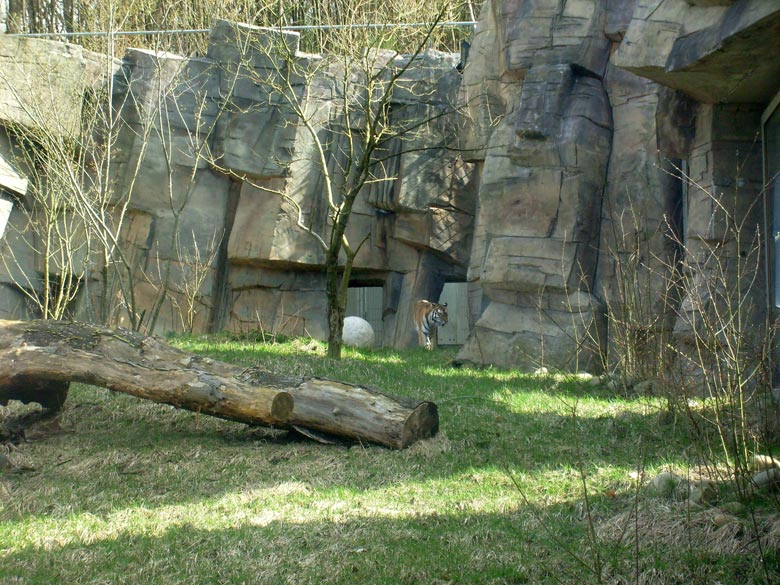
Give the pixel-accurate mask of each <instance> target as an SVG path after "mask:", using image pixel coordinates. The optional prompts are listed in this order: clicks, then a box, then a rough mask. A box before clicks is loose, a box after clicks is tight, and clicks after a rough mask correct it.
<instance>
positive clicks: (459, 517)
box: [0, 336, 777, 584]
mask: <svg viewBox="0 0 780 585" xmlns="http://www.w3.org/2000/svg"><path fill="white" fill-rule="evenodd" d="M174 342H175V343H176V344H178V345H180V346H181V347H183V348H185V349H188V350H191V351H197V352H203V353H208V354H209V355H211V356H213V357H215V358H217V359H223V360H226V361H232V362H235V363H239V364H246V365H260V366H262V367H265V368H267V369H270V370H273V371H277V372H281V373H295V374H302V375H313V376H325V377H330V378H336V379H340V380H344V381H347V382H353V383H360V384H366V385H370V386H374V387H377V388H380V389H383V390H385V391H388V392H391V393H394V394H398V395H406V396H414V397H417V398H424V399H429V400H433V401H435V402H436V403H437V405H438V407H439V415H440V422H441V431H440V433H439V435H438V436H437V437H435V438H434V439H431V440H429V441H423V442H420V443H417V444H415V445H413V446H412V447H410V448H408V449H406V450H404V451H391V450H388V449H384V448H381V447H376V446H372V445H361V444H357V445H353V444H342V445H336V446H327V445H321V444H317V443H312V442H309V441H305V440H300V439H295V438H293V437H290V436H288V435H286V434H285V433H282V432H279V431H274V430H271V429H258V428H250V427H247V426H245V425H241V424H237V423H232V422H229V421H223V420H218V419H214V418H210V417H206V416H199V415H197V414H195V413H191V412H184V411H177V410H175V409H173V408H171V407H167V406H163V405H158V404H154V403H151V402H148V401H143V400H139V399H135V398H132V397H130V396H126V395H120V394H112V393H110V392H108V391H105V390H102V389H96V388H92V387H86V386H74V387H73V388H72V390H71V395H70V397H69V399H68V402H67V404H66V409H65V412H64V415H63V420H62V425H63V427H64V429H65V432H64V433H59V434H54V435H51V436H48V437H46V438H45V439H44V440H41V441H33V442H29V443H23V444H21V445H19V446H18V447H17V448H14V449H13V450H12V451H11V452H10V453H9V455H8V456H9V458H10V459H11V460H12V462H13V465H14V467H13V468H12V469H11V470H9V471H7V472H5V473H4V474H3V475H0V494H2V509H0V582H24V583H115V582H122V583H387V584H396V583H437V582H438V583H450V582H452V583H524V582H527V583H544V582H551V583H560V582H564V583H572V582H578V583H589V582H596V576H597V574H596V573H594V572H593V571H592V570H589V569H588V568H587V567H588V566H592V561H593V558H594V553H593V550H594V549H593V547H592V546H591V544H590V540H589V538H588V536H587V535H588V525H589V524H588V521H587V520H586V518H587V516H588V514H587V513H586V512H589V513H590V517H591V519H592V520H591V521H592V522H594V523H595V524H596V528H597V527H598V525H599V524H600V523H602V522H607V521H609V520H610V519H612V518H615V517H619V515H620V514H625V513H628V512H630V511H631V510H632V509H633V507H634V506H635V505H636V504H637V502H640V501H641V502H642V503H646V502H645V499H644V498H642V496H641V493H642V492H641V490H640V488H641V485H642V483H643V481H646V479H647V477H649V476H651V475H652V474H653V473H655V472H657V471H661V470H664V469H667V468H669V469H671V468H675V469H685V468H687V467H688V466H690V465H692V464H694V463H695V461H692V460H691V451H690V449H689V448H688V444H689V442H688V436H687V434H686V433H685V432H684V430H683V429H682V428H680V427H679V426H675V425H664V424H661V423H659V417H658V413H659V410H660V408H661V406H662V405H660V404H659V403H657V402H656V401H655V400H654V399H650V398H646V397H624V396H616V395H615V394H614V393H610V392H609V391H608V390H607V389H605V388H602V387H599V386H594V385H592V384H589V383H587V382H586V381H585V380H581V379H577V378H573V377H570V376H560V375H547V376H535V375H529V374H524V373H521V372H516V371H508V370H497V369H485V370H479V369H473V368H452V367H451V366H450V365H449V364H450V361H451V360H452V358H453V357H454V354H455V352H454V350H452V349H450V348H443V349H440V350H439V351H436V352H425V351H422V350H413V351H408V352H398V351H389V350H388V351H384V350H382V351H366V352H361V351H357V350H352V349H348V350H347V351H345V355H344V359H343V360H342V361H340V362H337V363H336V362H330V361H328V360H326V359H325V358H324V354H325V346H324V344H321V343H319V342H312V341H311V340H290V341H287V342H284V343H275V344H263V343H259V342H257V341H252V340H243V341H240V340H235V339H231V338H228V337H224V336H216V337H209V338H206V337H200V338H198V337H191V338H182V339H176V340H174ZM0 414H1V413H0ZM586 496H587V500H586ZM586 501H587V508H586V507H585V502H586ZM662 505H665V504H663V503H662ZM664 509H665V508H664ZM667 512H668V511H667ZM688 514H690V511H689V512H688ZM596 545H597V549H596V550H600V551H601V553H600V554H603V555H604V557H605V558H608V559H609V563H607V564H606V565H605V567H606V568H604V569H603V570H602V571H601V574H600V576H602V577H605V578H606V577H608V576H609V577H610V578H612V577H614V578H615V579H616V578H617V576H618V575H622V576H623V577H622V578H625V579H627V580H628V581H629V582H635V581H636V579H634V577H635V575H636V571H637V567H638V570H639V574H640V576H641V575H651V574H653V575H656V574H661V575H664V574H666V575H677V576H678V577H679V576H680V575H682V577H680V578H682V579H684V580H685V582H691V583H696V582H700V583H706V582H712V581H713V580H720V581H721V582H723V583H730V582H734V583H736V582H741V581H739V580H736V579H737V576H738V575H739V576H740V578H741V577H742V576H744V575H753V576H758V577H760V575H761V573H760V571H759V570H758V566H757V565H756V562H755V559H753V560H751V561H750V562H747V563H746V561H745V559H744V557H743V556H739V555H736V556H734V555H732V556H728V555H726V556H723V557H722V558H721V559H720V560H719V561H718V562H717V563H714V564H713V562H712V556H711V554H710V553H708V552H707V551H701V557H702V559H704V560H703V561H702V562H701V563H698V564H697V563H696V562H693V563H692V562H691V558H690V556H691V555H690V554H689V553H690V551H688V552H686V551H685V550H682V549H680V550H678V549H674V548H673V549H669V548H666V547H664V546H663V544H662V543H661V544H658V545H656V544H654V543H653V542H647V543H642V546H641V547H640V548H639V549H638V551H639V552H637V549H636V548H635V547H624V546H616V544H615V543H614V542H612V541H608V540H604V541H603V542H598V543H596ZM637 554H638V555H639V556H638V557H636V555H637ZM773 570H777V566H775V567H774V569H773ZM678 577H674V578H675V579H677V578H678ZM615 579H613V581H609V580H606V579H605V580H606V582H615ZM697 579H698V581H697ZM759 581H760V580H759ZM647 582H653V581H647ZM656 582H679V581H669V580H666V581H665V580H660V581H656Z"/></svg>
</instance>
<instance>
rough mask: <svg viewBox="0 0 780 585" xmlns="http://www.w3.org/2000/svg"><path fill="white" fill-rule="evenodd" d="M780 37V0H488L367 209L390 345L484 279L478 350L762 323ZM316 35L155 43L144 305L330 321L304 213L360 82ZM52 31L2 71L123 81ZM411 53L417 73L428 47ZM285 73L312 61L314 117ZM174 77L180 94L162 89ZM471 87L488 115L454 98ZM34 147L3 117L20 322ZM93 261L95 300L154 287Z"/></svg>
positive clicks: (138, 167)
mask: <svg viewBox="0 0 780 585" xmlns="http://www.w3.org/2000/svg"><path fill="white" fill-rule="evenodd" d="M778 33H780V7H777V6H775V3H771V2H762V1H759V0H741V1H735V2H705V1H702V2H693V1H684V0H631V1H626V2H618V1H615V0H569V1H567V2H560V1H559V0H486V1H485V3H484V5H483V9H482V12H481V14H480V18H479V24H478V26H477V27H476V30H475V33H474V36H473V38H472V39H471V48H470V51H469V56H468V60H467V62H466V64H465V68H463V67H458V65H459V56H457V55H452V54H444V53H438V52H435V51H426V52H425V53H423V54H422V55H421V56H420V57H419V58H418V59H417V60H416V61H415V62H414V63H413V64H412V66H411V67H409V68H408V70H406V71H405V73H404V75H403V77H402V79H401V83H400V84H399V86H398V87H397V89H396V91H394V92H393V97H392V102H391V104H390V105H389V108H388V112H389V116H390V117H391V120H392V121H393V122H397V123H406V124H407V125H410V126H413V125H414V121H416V120H420V119H427V120H428V122H427V123H426V124H425V125H424V127H423V131H419V132H416V133H414V135H413V137H412V138H410V139H408V140H406V141H404V142H403V143H400V142H398V141H396V142H394V143H392V144H389V145H387V152H388V154H389V155H394V156H389V157H388V159H387V162H386V165H385V166H384V168H383V169H382V171H381V173H380V175H381V176H380V177H377V178H378V179H380V180H378V181H376V182H372V183H370V184H367V185H366V186H365V187H364V189H363V191H362V192H361V196H360V197H359V198H358V201H357V203H356V206H355V208H354V210H353V215H352V220H351V223H350V228H349V233H348V235H349V237H350V238H351V239H352V240H353V241H360V240H361V239H363V238H367V239H366V243H365V245H364V246H363V247H362V248H361V250H360V253H359V255H358V256H357V258H356V261H355V267H354V271H353V278H352V281H353V284H355V285H362V286H381V287H382V290H383V300H382V318H383V323H382V325H383V327H382V331H383V333H382V339H381V340H379V343H380V344H381V345H384V346H393V347H407V346H413V345H415V333H414V329H413V327H412V319H411V315H410V311H411V309H412V307H413V304H414V302H415V301H416V300H418V299H420V298H425V299H432V300H436V299H438V297H439V294H440V293H441V290H442V287H443V286H444V284H445V283H446V282H464V281H465V282H467V285H468V288H469V295H468V297H469V314H470V317H469V319H470V325H471V329H470V331H471V332H470V336H469V338H468V340H467V342H466V343H465V344H464V346H463V347H462V348H461V350H460V353H459V354H458V357H457V360H458V361H462V362H476V363H480V364H487V363H491V364H497V365H502V366H513V367H522V368H528V369H536V368H537V367H542V366H545V367H551V368H559V369H564V370H591V371H596V370H599V369H601V368H602V367H604V366H605V365H606V366H609V367H613V366H616V367H619V368H622V369H624V370H631V369H632V368H634V369H636V368H637V367H638V365H637V364H640V363H645V364H647V363H649V364H651V367H654V366H653V363H655V366H657V364H658V360H661V359H663V357H662V354H663V353H664V352H665V351H666V348H668V347H670V346H673V347H674V348H675V351H676V352H677V353H678V354H682V355H686V354H687V355H693V354H694V353H695V352H696V351H697V347H698V346H697V344H700V342H701V340H702V337H701V323H702V322H703V321H702V319H703V318H704V317H707V316H708V315H718V314H719V311H720V309H721V307H722V303H723V302H726V301H727V300H728V299H727V297H728V296H729V295H732V296H733V295H734V294H737V295H738V296H739V298H742V299H745V302H744V304H743V305H742V306H743V307H744V308H745V309H746V314H747V315H748V316H749V318H750V319H753V320H754V321H755V322H760V321H761V318H762V315H763V314H764V313H765V307H766V302H765V300H764V295H765V294H766V293H767V291H766V289H765V287H764V285H763V283H764V282H765V280H766V277H767V276H768V274H767V267H766V266H765V259H764V250H765V249H764V246H765V242H764V241H763V239H762V235H761V234H762V233H763V232H764V227H763V226H764V222H765V220H766V219H767V217H765V212H764V205H763V203H764V202H763V194H762V193H763V191H762V187H763V185H764V175H763V169H762V166H761V161H762V151H761V144H760V139H757V136H760V129H761V125H762V114H764V111H765V108H766V106H767V105H768V103H769V101H770V100H771V99H772V96H774V95H775V93H776V92H777V91H778V90H779V89H780V61H778V60H777V59H775V58H773V55H775V54H777V52H778V51H780V34H778ZM273 35H276V36H273ZM272 38H273V39H275V40H276V41H279V40H280V39H281V40H282V41H283V44H284V46H285V47H286V48H287V49H288V50H290V51H291V54H292V55H293V57H292V60H290V61H288V62H287V66H286V68H285V67H283V68H281V69H280V68H279V67H278V66H277V64H276V62H275V61H274V60H275V59H277V58H278V55H276V56H274V55H275V54H274V53H273V52H270V53H269V52H268V51H267V48H268V47H269V46H270V43H271V40H272ZM297 39H298V37H297V35H296V34H294V33H285V34H284V35H282V36H281V37H280V36H279V33H278V31H276V32H273V33H272V32H270V31H268V30H263V29H257V28H254V27H249V26H244V25H238V24H234V23H228V22H217V23H216V24H215V25H214V28H213V30H212V31H211V36H210V43H209V48H208V53H207V55H206V56H205V57H202V58H182V57H179V56H175V55H168V54H155V53H151V52H148V51H141V50H130V51H129V52H128V53H127V55H126V56H125V59H124V60H123V62H122V63H121V68H120V67H119V64H116V65H115V66H114V70H115V71H116V75H115V76H114V80H115V83H114V85H113V98H114V104H115V110H116V111H117V112H118V114H119V118H120V119H121V121H122V123H123V125H124V126H123V128H124V130H123V131H122V132H121V133H120V134H119V136H118V140H117V142H116V145H115V148H114V149H113V151H112V154H111V161H112V171H111V174H110V180H111V184H112V189H113V191H112V193H114V197H115V200H114V202H113V204H114V206H113V208H112V211H113V212H117V210H121V211H122V216H121V217H122V230H121V233H120V240H121V243H122V245H123V248H124V249H125V250H126V257H127V258H129V259H132V261H131V262H130V264H131V265H132V275H133V276H134V281H135V287H134V297H135V302H136V303H137V305H138V307H139V308H140V309H142V311H141V313H142V314H143V315H145V317H144V318H148V316H149V315H150V314H152V313H154V314H155V315H156V317H155V322H154V326H155V329H156V330H158V331H163V330H169V329H171V330H180V329H190V330H194V331H207V330H220V329H228V330H232V331H245V330H249V329H261V330H263V331H267V332H269V333H272V334H275V333H283V334H288V335H311V336H314V337H317V338H325V337H326V336H327V324H326V317H325V294H324V290H325V284H324V275H323V272H322V264H323V253H322V250H321V248H320V247H319V246H318V244H317V242H316V240H315V239H314V238H312V237H311V235H310V234H307V233H306V232H305V231H303V230H301V229H300V227H299V226H297V225H296V223H297V215H296V213H295V212H296V210H300V213H301V217H303V219H304V221H305V222H306V223H307V225H310V226H312V227H313V228H314V229H315V230H317V231H320V232H322V233H326V232H327V221H328V217H327V213H328V212H327V208H326V205H325V202H324V198H323V187H324V185H323V183H322V176H321V173H319V171H318V170H317V167H316V165H315V164H313V163H312V157H314V156H318V152H317V150H316V143H315V142H314V140H313V139H312V136H311V133H310V130H311V129H312V128H313V129H314V130H315V131H316V132H317V133H318V136H320V137H321V138H323V144H326V145H327V148H326V150H325V152H324V157H325V160H326V164H327V165H328V168H329V169H332V170H333V171H334V172H336V173H337V174H338V172H340V171H339V169H343V168H344V163H345V162H346V160H347V159H346V157H345V154H344V153H345V152H346V150H347V147H348V143H347V141H346V137H345V134H344V132H343V130H344V128H345V125H346V123H345V119H344V118H343V116H342V115H341V114H340V113H339V105H338V104H339V103H340V101H341V100H343V98H344V97H345V96H349V95H352V94H350V92H354V91H355V87H346V88H345V86H344V84H343V83H339V82H338V78H339V76H338V66H337V64H336V63H335V62H334V63H331V62H330V61H328V60H327V57H323V56H318V55H308V54H302V53H300V52H298V51H297ZM26 43H29V44H30V47H31V48H29V50H28V48H27V44H26ZM35 43H36V42H34V41H19V40H15V39H2V44H0V59H5V61H7V62H8V64H12V65H13V66H12V67H10V66H9V67H8V68H6V67H5V66H4V67H2V68H0V71H9V72H11V73H14V72H17V71H24V68H25V66H27V65H25V64H26V63H28V62H29V61H30V60H32V59H33V57H32V56H35V55H38V56H40V55H44V54H45V55H47V56H49V57H50V58H51V59H60V60H61V61H62V62H63V63H65V65H62V67H63V68H65V69H68V68H70V69H68V71H71V70H72V69H74V68H75V70H77V71H80V72H82V74H81V79H82V81H81V85H79V84H78V83H77V84H74V83H73V82H72V81H71V82H68V83H65V82H64V81H60V82H58V83H59V85H56V87H60V88H62V95H63V96H64V98H63V101H64V103H65V104H66V109H67V108H69V111H72V112H74V113H75V112H77V111H80V108H81V104H82V103H85V102H84V101H83V100H81V101H79V100H78V99H76V101H78V104H79V105H78V106H76V105H74V104H75V102H74V101H73V99H75V98H74V96H76V98H78V97H79V96H82V94H84V93H85V92H87V90H89V91H94V88H95V87H98V86H100V83H98V81H99V80H101V79H102V78H101V75H100V71H99V70H100V68H97V70H96V69H95V67H94V63H95V62H97V61H96V60H95V58H93V57H92V56H90V55H88V54H87V53H85V52H83V51H80V50H78V49H74V48H71V47H69V46H63V45H59V44H56V43H54V44H47V45H43V44H40V45H38V44H35ZM33 47H34V49H33ZM21 55H29V56H31V57H29V58H24V59H23V58H21V57H20V56H21ZM36 58H37V57H36ZM387 59H393V57H392V56H390V55H388V56H387ZM394 59H395V60H391V61H390V65H391V67H394V68H395V69H394V70H396V71H397V70H399V68H400V67H402V66H403V65H404V63H405V61H404V58H403V57H395V58H394ZM301 70H305V71H312V70H316V71H317V74H316V75H314V76H313V77H311V78H308V79H305V78H304V77H303V76H301V75H298V74H297V73H295V72H296V71H301ZM461 70H462V73H461ZM11 73H7V74H6V75H10V74H11ZM68 75H69V76H70V77H73V72H72V71H71V73H69V74H68ZM76 77H78V76H76ZM274 79H275V80H277V81H278V80H279V79H285V80H289V82H290V84H291V85H290V87H291V88H293V89H294V91H295V96H296V99H297V100H299V103H300V104H302V106H303V107H304V109H305V111H306V112H307V119H308V121H309V124H310V127H309V128H307V127H306V125H305V124H302V123H301V120H300V119H298V118H297V117H296V116H295V115H294V113H293V112H292V110H291V108H290V106H289V105H288V104H286V103H285V101H284V100H283V99H281V98H280V96H279V94H278V92H276V91H274V89H273V83H272V81H273V80H274ZM96 80H98V81H96ZM104 81H105V80H104V79H103V82H104ZM347 85H349V84H347ZM161 88H167V89H168V90H171V91H168V93H167V94H166V95H167V96H168V97H167V98H166V100H164V102H163V107H162V108H161V109H160V108H158V107H156V105H157V103H158V98H159V96H160V95H161ZM3 91H5V90H3V89H2V88H0V100H4V101H5V103H6V105H4V106H3V107H2V108H0V112H2V113H3V115H5V116H6V120H5V123H20V124H23V125H32V122H31V121H30V120H28V119H25V117H24V114H23V113H24V107H23V106H24V100H21V99H20V98H19V96H18V95H14V94H13V92H11V93H8V92H7V91H6V93H3ZM356 95H357V94H356ZM173 96H175V97H173ZM68 100H71V101H68ZM68 104H70V105H68ZM455 104H457V105H459V106H460V108H461V110H460V111H461V112H462V113H463V115H462V116H453V115H443V116H442V115H441V114H444V113H446V112H448V111H449V110H450V109H451V108H452V107H453V105H455ZM63 119H64V120H70V122H68V123H66V124H64V125H63V129H62V130H61V132H63V133H67V132H71V133H73V132H76V131H77V129H76V126H75V125H74V122H73V120H75V119H76V117H74V116H64V118H63ZM161 121H164V124H163V123H162V122H161ZM161 130H164V131H161ZM19 147H20V145H19V144H17V143H16V142H15V138H14V136H13V135H12V134H11V133H8V132H5V130H3V131H2V132H0V186H2V188H3V192H2V193H0V228H3V229H4V230H5V236H4V238H3V241H2V246H5V247H6V248H7V249H10V248H11V247H13V249H14V250H15V256H14V257H15V259H16V260H15V262H14V263H9V264H6V266H4V267H3V266H0V286H2V287H3V288H2V289H1V290H0V317H3V316H6V317H7V316H22V317H24V316H30V315H31V314H33V313H34V311H33V312H31V311H30V310H29V308H28V307H27V306H26V305H25V304H24V303H23V302H21V300H22V299H23V298H24V295H23V294H22V292H21V291H22V290H35V289H36V287H40V286H41V281H42V279H41V269H40V264H41V263H40V254H39V253H38V254H37V255H36V252H35V250H34V249H31V248H30V247H29V246H25V245H24V241H23V240H24V238H23V234H24V233H25V230H26V224H25V221H28V220H27V219H25V217H26V216H24V214H21V213H19V210H20V209H22V208H24V206H25V205H26V203H25V196H26V195H25V194H26V193H28V191H29V186H28V183H29V180H30V176H31V173H30V172H29V170H28V169H24V168H22V167H21V166H20V165H19V164H18V162H16V159H15V158H14V156H13V153H14V151H15V149H18V148H19ZM767 152H769V151H767ZM771 164H775V163H771ZM777 170H778V169H777V168H775V171H777ZM345 180H346V179H345ZM778 203H780V200H778ZM770 207H771V202H770ZM773 213H774V214H775V215H777V214H776V213H775V212H773V211H772V210H771V209H768V217H772V216H773ZM28 219H29V218H28ZM82 264H84V265H87V264H88V265H89V268H90V269H89V270H88V271H87V272H86V274H87V278H86V279H85V280H84V282H85V284H86V285H87V286H84V290H82V292H81V296H80V298H79V299H78V300H77V301H76V305H77V308H78V309H79V310H80V311H82V314H85V315H86V314H88V312H89V309H90V307H94V306H96V305H97V304H98V300H97V299H98V297H101V296H102V297H103V298H110V299H116V300H117V302H116V303H114V304H115V306H116V307H119V308H121V307H122V306H123V303H127V302H128V300H127V296H126V295H127V291H124V294H120V292H122V291H119V292H115V291H114V289H111V290H108V289H107V286H106V285H105V284H102V283H101V281H100V279H99V278H98V275H99V274H100V273H101V270H102V269H103V268H104V266H103V265H102V264H101V261H100V260H99V258H96V257H95V256H94V255H89V256H88V257H87V258H85V259H83V260H82ZM769 276H771V275H769ZM196 277H197V278H196ZM196 281H197V283H198V286H197V288H196V289H195V290H194V291H193V289H192V283H194V282H196ZM713 283H715V285H714V286H713ZM161 291H164V292H165V294H164V295H161ZM718 291H729V292H727V293H726V292H723V293H721V292H718ZM107 293H108V294H107ZM702 293H704V294H702ZM116 314H117V316H118V317H120V318H121V316H122V314H123V312H122V311H121V310H119V311H117V312H116ZM125 315H127V312H126V311H125ZM124 318H125V320H126V319H127V317H126V316H125V317H124ZM755 332H756V333H755V337H756V339H759V338H761V337H762V336H764V337H765V331H764V330H763V329H761V328H760V327H757V328H756V329H755ZM683 361H684V360H683ZM634 373H636V374H638V375H643V374H644V373H643V372H634Z"/></svg>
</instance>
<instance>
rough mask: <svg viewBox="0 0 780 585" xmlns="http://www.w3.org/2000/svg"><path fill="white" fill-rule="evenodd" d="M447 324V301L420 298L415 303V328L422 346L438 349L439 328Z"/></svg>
mask: <svg viewBox="0 0 780 585" xmlns="http://www.w3.org/2000/svg"><path fill="white" fill-rule="evenodd" d="M446 324H447V303H442V304H439V303H432V302H431V301H425V300H420V301H417V302H416V303H415V305H414V328H415V329H416V330H417V338H418V340H419V342H420V346H421V347H424V348H425V349H428V350H431V349H436V348H437V347H438V346H439V333H438V328H439V327H444V326H445V325H446Z"/></svg>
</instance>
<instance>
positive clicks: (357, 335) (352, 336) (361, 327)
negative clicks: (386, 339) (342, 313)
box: [342, 317, 374, 348]
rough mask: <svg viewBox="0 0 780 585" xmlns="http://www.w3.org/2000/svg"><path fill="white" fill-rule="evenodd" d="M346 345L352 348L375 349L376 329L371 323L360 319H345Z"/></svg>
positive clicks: (343, 339) (343, 337)
mask: <svg viewBox="0 0 780 585" xmlns="http://www.w3.org/2000/svg"><path fill="white" fill-rule="evenodd" d="M342 341H343V342H344V345H348V346H350V347H360V348H366V347H374V328H373V327H371V323H369V322H368V321H366V320H365V319H361V318H360V317H347V318H346V319H344V334H343V336H342Z"/></svg>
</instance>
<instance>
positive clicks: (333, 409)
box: [0, 320, 439, 449]
mask: <svg viewBox="0 0 780 585" xmlns="http://www.w3.org/2000/svg"><path fill="white" fill-rule="evenodd" d="M71 381H73V382H83V383H87V384H94V385H97V386H102V387H104V388H109V389H111V390H115V391H118V392H125V393H128V394H132V395H133V396H138V397H139V398H146V399H148V400H152V401H155V402H161V403H164V404H171V405H173V406H176V407H179V408H185V409H188V410H193V411H196V412H202V413H204V414H209V415H212V416H217V417H220V418H225V419H230V420H235V421H239V422H244V423H248V424H260V425H271V426H274V427H276V428H288V429H291V428H294V429H296V430H299V431H301V432H303V433H304V434H309V433H307V430H310V431H314V432H315V433H327V434H329V435H335V436H338V437H344V438H347V439H351V440H360V441H369V442H374V443H379V444H381V445H385V446H387V447H392V448H396V449H402V448H404V447H407V446H409V445H411V444H412V443H414V442H416V441H418V440H420V439H426V438H429V437H431V436H433V435H435V434H436V432H437V431H438V426H439V419H438V412H437V408H436V405H435V404H433V403H432V402H427V401H418V400H412V399H405V398H398V397H393V396H389V395H387V394H384V393H383V392H381V391H379V390H376V389H373V388H368V387H365V386H360V385H356V384H347V383H343V382H337V381H334V380H327V379H324V378H305V377H293V376H280V375H277V374H273V373H270V372H266V371H264V370H262V369H260V368H243V367H240V366H235V365H232V364H228V363H225V362H219V361H216V360H212V359H210V358H207V357H201V356H197V355H193V354H190V353H187V352H185V351H182V350H179V349H176V348H174V347H171V346H169V345H167V344H166V343H164V342H163V341H161V340H160V339H158V338H154V337H147V336H145V335H141V334H140V333H137V332H134V331H129V330H124V329H119V330H113V329H109V328H106V327H99V326H95V325H86V324H79V323H65V322H62V321H41V320H39V321H2V320H0V402H3V401H7V400H9V399H20V400H23V401H26V402H30V401H34V402H39V403H41V404H42V405H44V406H46V407H47V408H53V409H58V408H59V407H60V406H61V405H62V402H64V400H65V396H67V384H68V383H69V382H71ZM63 392H64V393H63Z"/></svg>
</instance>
